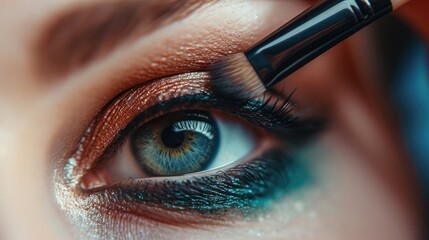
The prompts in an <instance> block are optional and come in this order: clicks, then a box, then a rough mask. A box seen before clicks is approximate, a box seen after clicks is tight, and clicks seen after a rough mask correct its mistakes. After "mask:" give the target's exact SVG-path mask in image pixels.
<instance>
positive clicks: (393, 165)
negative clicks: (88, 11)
mask: <svg viewBox="0 0 429 240" xmlns="http://www.w3.org/2000/svg"><path fill="white" fill-rule="evenodd" d="M84 2H85V1H83V0H60V1H53V0H43V1H37V2H35V1H29V0H19V1H18V0H17V1H8V2H5V3H3V5H4V7H3V8H1V9H0V12H1V13H0V32H1V36H2V40H1V44H0V73H1V75H2V77H1V79H0V85H1V87H0V132H1V134H0V191H1V193H2V194H1V197H0V238H4V239H72V238H74V237H82V238H87V237H88V236H85V229H86V227H87V226H83V225H79V224H78V223H74V222H72V221H70V219H69V218H68V217H67V214H66V213H65V212H67V211H64V210H63V209H60V208H59V207H58V204H57V201H56V198H55V196H54V195H55V194H54V191H53V189H54V186H55V180H53V177H52V169H53V168H55V166H56V164H58V163H57V161H59V160H58V159H60V158H61V157H63V156H65V155H67V154H68V153H70V152H72V151H74V149H75V146H76V144H77V143H78V142H79V140H80V137H81V136H82V133H83V132H84V131H85V129H86V127H87V126H88V124H89V122H90V121H91V120H92V118H93V117H94V115H95V114H96V113H97V112H98V111H99V110H100V109H101V108H102V107H103V106H104V105H106V104H107V102H108V101H109V100H110V99H112V98H113V97H114V96H116V95H117V94H119V93H120V92H121V91H122V90H124V89H127V88H129V87H132V86H134V85H136V84H138V83H143V82H146V81H148V80H150V79H154V78H159V77H162V76H166V75H170V74H173V73H174V74H176V73H182V72H192V71H201V70H202V69H204V66H206V65H207V64H208V63H209V62H210V61H211V60H213V59H216V58H218V57H219V56H220V55H223V54H227V53H228V51H235V52H236V51H241V50H244V49H246V48H247V47H249V46H250V45H251V44H252V43H254V42H256V41H257V40H259V39H261V38H262V37H264V36H265V35H267V34H268V33H269V32H271V31H272V30H273V29H275V28H276V27H278V26H280V25H281V24H282V23H284V22H285V21H287V20H288V19H290V18H292V17H293V16H295V15H296V14H297V13H299V12H300V11H302V10H303V9H305V8H306V7H308V6H309V4H310V3H309V2H303V1H285V2H280V1H266V2H265V1H256V2H251V1H231V2H228V3H225V2H220V3H214V4H211V5H209V6H207V7H206V8H203V9H202V10H200V11H197V12H195V13H194V14H192V15H191V16H189V17H188V18H186V19H184V20H183V21H180V22H178V23H175V24H176V25H175V26H174V27H170V28H167V29H165V28H163V29H161V28H160V29H157V30H155V31H153V32H152V33H150V34H149V35H147V36H146V37H145V38H142V39H138V40H137V41H134V42H133V43H132V44H127V45H124V46H121V47H120V48H118V49H116V50H115V51H113V52H112V53H110V54H108V55H107V56H105V57H103V58H102V59H98V60H97V61H95V62H94V63H92V64H90V65H89V66H85V67H82V68H79V69H76V70H73V71H72V72H70V73H68V74H67V75H66V76H62V77H61V79H63V80H64V81H55V79H54V80H52V81H46V79H43V77H40V74H38V71H37V64H35V61H33V59H34V56H33V51H32V49H33V46H34V45H35V42H36V41H37V39H38V37H39V35H40V34H41V32H42V31H43V29H44V27H45V26H46V24H47V23H49V21H50V20H51V18H52V16H54V15H55V14H58V13H59V12H60V11H62V10H64V9H67V8H70V7H72V6H74V5H76V6H77V5H80V4H82V3H84ZM427 7H428V3H427V2H425V0H414V1H412V2H411V3H410V4H409V6H408V5H407V6H405V7H403V9H401V10H400V11H399V15H400V16H402V17H404V18H405V19H407V21H409V22H410V23H411V24H412V26H414V27H415V29H417V30H421V31H420V32H421V33H422V34H423V36H424V37H425V39H426V40H427V39H428V38H427V36H429V33H428V32H427V27H426V28H425V27H423V26H424V24H425V20H424V17H423V16H424V12H425V11H423V10H421V9H428V8H427ZM29 9H31V11H30V10H29ZM411 13H413V14H411ZM415 13H418V14H415ZM272 16H285V17H284V18H280V19H272ZM243 19H245V21H243ZM216 30H218V31H219V32H218V33H221V34H214V32H216ZM178 32H180V33H181V34H180V35H179V36H178ZM225 36H227V37H225ZM362 36H363V35H362ZM249 39H250V40H249ZM220 41H229V42H228V43H231V44H223V45H219V44H217V43H218V42H220ZM356 42H359V37H356V38H353V39H351V40H349V41H347V42H345V43H343V44H341V45H340V46H338V47H336V48H335V49H333V50H332V51H330V52H328V53H326V54H324V55H323V56H321V57H320V58H318V59H317V60H315V61H313V62H312V63H310V64H309V65H307V66H305V67H304V68H303V69H301V70H300V71H298V72H297V73H296V74H295V75H294V76H293V77H291V80H290V81H289V82H288V84H287V85H285V87H286V91H288V90H290V89H294V88H296V87H297V88H299V91H298V92H297V94H296V100H297V101H298V102H299V103H300V105H302V106H303V108H310V109H313V111H314V112H316V113H317V112H324V111H327V112H328V114H327V115H328V117H329V122H330V123H331V127H330V128H329V129H328V130H327V131H326V132H325V133H324V135H323V137H321V138H320V139H318V140H317V141H316V142H315V143H312V144H311V145H310V146H308V147H307V148H306V149H304V150H303V152H304V153H303V159H304V160H303V161H304V162H305V163H306V164H308V169H309V171H310V172H311V175H312V176H313V177H314V178H315V179H317V184H314V185H311V186H308V187H306V188H304V189H301V190H297V191H296V193H295V194H291V195H290V196H287V197H285V199H283V200H282V201H280V202H279V203H277V204H276V206H275V207H274V209H273V210H271V212H269V213H268V214H262V215H261V218H260V219H259V220H255V219H251V220H248V221H244V220H234V221H233V220H231V221H226V224H225V225H224V226H213V225H208V226H205V227H198V228H187V227H181V228H175V227H174V226H163V225H156V226H155V227H153V232H157V233H158V234H159V235H153V234H152V235H151V234H147V235H145V236H146V237H147V238H165V239H171V238H172V237H173V236H174V237H175V238H176V239H219V238H223V239H252V238H259V239H260V238H264V239H418V237H419V235H418V234H419V231H420V230H421V222H420V215H419V213H420V212H421V205H420V200H419V198H420V195H419V192H418V189H417V187H416V186H417V182H416V179H415V176H414V173H413V171H412V168H411V166H410V163H409V159H408V156H407V153H406V151H405V149H404V146H403V145H402V142H401V138H400V136H399V133H398V128H397V127H396V125H395V123H392V120H391V119H390V118H389V117H388V116H389V115H388V114H387V113H388V110H386V109H391V106H389V105H388V103H386V102H384V101H381V100H380V98H379V97H377V96H379V94H380V93H378V92H376V91H375V90H374V89H375V88H374V85H372V84H371V81H368V79H370V78H371V77H372V78H374V77H376V76H369V75H368V74H367V73H365V72H362V71H361V69H362V66H361V65H360V63H356V61H354V60H355V59H357V56H356V55H357V54H356V53H357V52H359V51H358V50H357V49H356V48H352V46H353V47H355V46H358V45H359V44H357V45H356V44H355V43H356ZM202 43H204V44H202ZM165 46H168V48H167V47H165ZM183 46H185V48H183ZM180 49H182V50H183V49H185V51H182V52H180V51H179V50H180ZM207 49H208V50H207ZM189 53H190V55H187V54H189ZM160 56H169V58H168V59H167V60H166V61H161V62H159V64H158V65H156V66H154V65H153V64H152V63H154V62H157V61H158V60H159V59H160ZM197 60H201V61H197ZM178 66H184V67H178ZM130 69H131V70H133V71H131V72H133V73H134V77H122V76H127V75H129V74H130V73H129V72H130ZM136 72H139V74H137V75H135V73H136ZM368 82H370V83H369V84H368ZM316 156H317V157H316ZM107 227H109V226H107ZM112 227H113V226H112ZM89 237H95V235H92V236H89Z"/></svg>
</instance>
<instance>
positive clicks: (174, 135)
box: [131, 111, 219, 176]
mask: <svg viewBox="0 0 429 240" xmlns="http://www.w3.org/2000/svg"><path fill="white" fill-rule="evenodd" d="M218 144H219V131H218V128H217V125H216V122H215V120H214V119H213V117H212V116H211V115H210V114H209V113H208V112H205V111H180V112H175V113H171V114H167V115H164V116H162V117H160V118H157V119H154V120H152V121H150V122H149V123H146V124H144V125H142V126H141V127H140V128H139V129H138V130H137V131H136V133H135V134H134V135H133V136H132V138H131V148H132V150H133V154H134V156H135V159H136V161H137V162H138V164H139V165H140V166H141V168H142V170H143V171H145V172H146V173H148V174H151V175H154V176H172V175H182V174H187V173H192V172H197V171H201V170H204V168H205V167H207V165H208V164H209V163H210V162H211V160H212V159H213V158H214V156H215V155H216V152H217V147H218Z"/></svg>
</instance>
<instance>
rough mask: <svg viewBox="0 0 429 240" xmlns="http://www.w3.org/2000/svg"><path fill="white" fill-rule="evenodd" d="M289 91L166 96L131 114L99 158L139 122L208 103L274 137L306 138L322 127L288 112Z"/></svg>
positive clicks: (111, 152) (295, 140)
mask: <svg viewBox="0 0 429 240" xmlns="http://www.w3.org/2000/svg"><path fill="white" fill-rule="evenodd" d="M293 93H294V92H292V94H289V95H283V94H282V93H279V92H273V91H269V92H267V93H265V94H264V95H262V96H261V97H260V98H259V99H253V100H249V101H245V102H236V101H230V100H228V99H218V97H217V96H216V95H214V94H195V95H186V96H181V97H177V98H173V99H170V100H166V101H164V102H162V103H160V104H158V105H155V106H153V107H150V108H148V109H146V110H145V111H143V112H142V113H140V114H139V115H137V116H136V117H134V119H133V120H132V121H131V122H130V123H128V124H127V126H126V127H125V128H124V129H121V130H120V131H118V133H117V134H116V136H115V139H114V140H113V141H112V143H111V144H110V145H109V146H107V148H106V150H105V151H104V153H103V154H102V155H101V158H102V159H105V158H108V156H112V155H114V153H115V152H116V151H117V150H118V149H119V147H120V146H121V145H122V144H123V142H124V141H125V139H126V136H128V135H130V134H132V133H133V131H135V130H136V129H137V128H138V127H139V126H141V125H142V124H144V123H146V122H148V121H150V120H151V119H154V118H156V117H160V116H162V114H164V113H165V112H167V111H171V112H172V111H179V110H190V109H198V107H202V106H204V107H209V108H211V109H212V110H215V109H218V110H224V111H226V112H230V113H231V114H234V115H236V116H237V117H240V118H244V119H245V120H246V121H248V122H250V123H252V124H254V125H255V126H257V127H261V128H263V129H265V130H267V131H269V132H270V133H271V134H273V135H274V136H276V137H277V138H278V139H280V140H282V141H284V142H288V143H290V144H293V143H301V142H303V141H306V140H307V139H310V137H309V136H312V135H314V134H315V133H317V132H319V131H320V130H321V129H322V128H323V124H322V121H317V120H310V121H301V120H299V119H298V118H297V117H295V116H294V115H292V114H290V112H291V111H292V110H293V107H294V106H295V103H294V102H293V101H292V95H293ZM171 105H179V106H180V107H175V108H174V107H171ZM101 162H102V161H96V163H95V164H94V167H96V166H97V165H99V164H101Z"/></svg>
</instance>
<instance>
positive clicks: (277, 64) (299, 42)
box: [245, 0, 393, 87]
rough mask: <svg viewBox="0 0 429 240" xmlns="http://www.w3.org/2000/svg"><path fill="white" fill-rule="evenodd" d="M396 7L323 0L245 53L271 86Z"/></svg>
mask: <svg viewBox="0 0 429 240" xmlns="http://www.w3.org/2000/svg"><path fill="white" fill-rule="evenodd" d="M392 9H393V8H392V3H391V1H390V0H327V1H322V2H321V3H319V4H317V5H315V6H313V7H311V8H310V9H308V10H306V11H305V12H304V13H302V14H300V15H299V16H298V17H296V18H294V19H293V20H292V21H290V22H289V23H287V24H285V25H283V26H282V27H281V28H280V29H278V30H277V31H275V32H274V33H272V34H271V35H269V36H268V37H266V38H265V39H264V40H262V41H261V42H259V43H258V44H256V45H255V46H254V47H252V48H251V49H249V50H248V51H246V52H245V55H246V56H247V58H248V59H249V62H250V63H251V64H252V66H253V67H254V69H255V71H256V72H257V73H258V75H259V77H260V78H261V80H262V82H263V83H264V85H265V86H266V87H270V86H272V85H274V84H275V83H277V82H279V81H281V80H283V79H284V78H285V77H287V76H289V75H290V74H292V73H293V72H295V71H296V70H298V69H299V68H300V67H302V66H303V65H305V64H306V63H308V62H309V61H311V60H313V59H314V58H316V57H317V56H319V55H320V54H322V53H324V52H325V51H327V50H328V49H330V48H331V47H333V46H335V45H336V44H338V43H339V42H341V41H342V40H344V39H345V38H347V37H349V36H350V35H352V34H353V33H355V32H357V31H359V30H360V29H362V28H363V27H365V26H367V25H368V24H370V23H371V22H373V21H374V20H376V19H377V18H379V17H381V16H383V15H385V14H387V13H389V12H391V11H392Z"/></svg>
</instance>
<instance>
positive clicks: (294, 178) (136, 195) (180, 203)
mask: <svg viewBox="0 0 429 240" xmlns="http://www.w3.org/2000/svg"><path fill="white" fill-rule="evenodd" d="M308 176H309V175H308V174H307V173H306V171H305V169H303V168H302V167H300V166H299V165H298V164H297V163H295V162H294V161H292V159H291V158H290V157H289V156H288V155H287V154H285V153H284V152H282V151H270V152H268V153H266V154H264V155H263V156H262V157H260V158H258V159H255V160H252V161H251V162H249V163H246V164H243V165H239V166H236V167H233V168H230V169H228V170H225V171H220V172H217V173H215V174H212V175H207V176H203V177H194V178H189V179H187V180H182V181H175V180H163V181H139V182H137V183H135V182H130V183H128V184H125V186H123V187H121V188H119V189H120V190H118V192H117V193H115V195H116V196H120V197H121V198H124V199H130V200H131V201H133V202H134V203H135V204H137V205H139V204H145V205H149V206H156V207H161V208H165V209H173V210H190V211H197V212H201V213H203V214H204V213H215V212H222V211H227V210H239V211H243V212H247V211H249V210H251V209H255V208H266V207H269V205H270V203H271V201H273V200H275V199H277V198H280V197H282V196H283V195H285V194H286V193H288V192H289V191H291V190H293V189H294V188H299V187H302V185H305V184H306V182H307V181H308V179H309V177H308Z"/></svg>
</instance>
